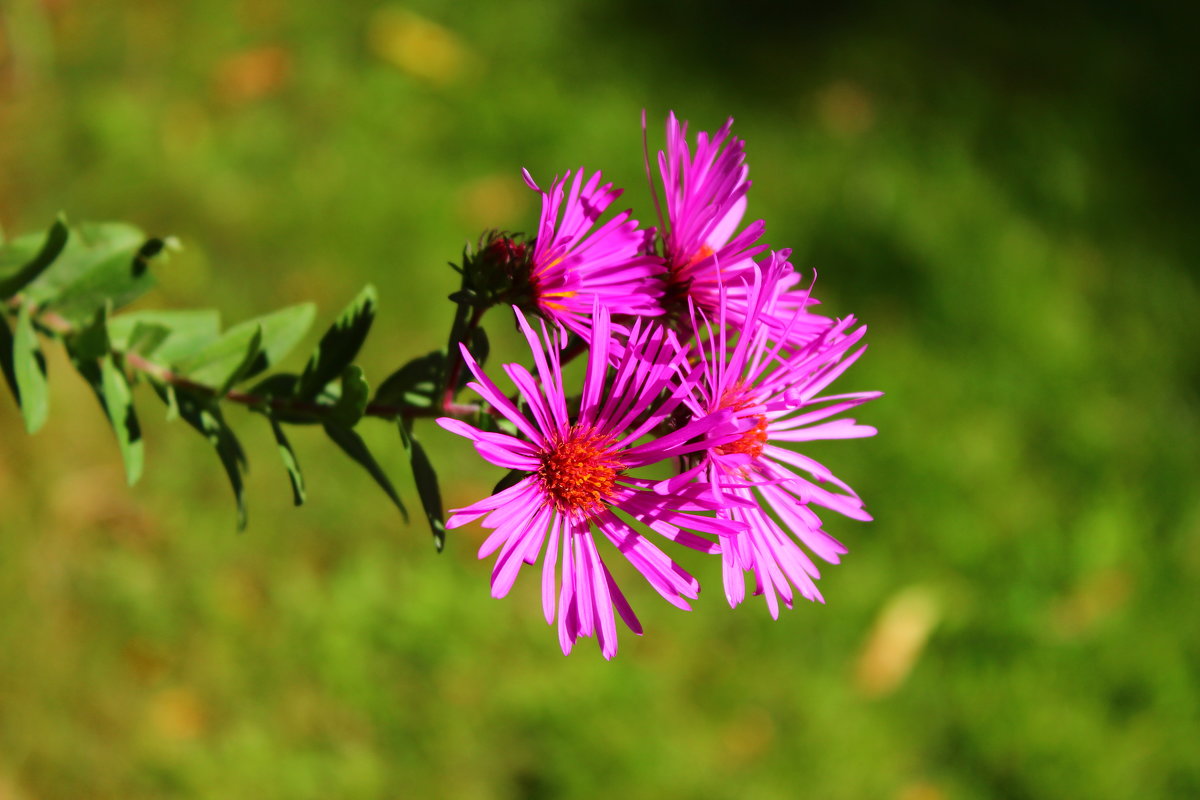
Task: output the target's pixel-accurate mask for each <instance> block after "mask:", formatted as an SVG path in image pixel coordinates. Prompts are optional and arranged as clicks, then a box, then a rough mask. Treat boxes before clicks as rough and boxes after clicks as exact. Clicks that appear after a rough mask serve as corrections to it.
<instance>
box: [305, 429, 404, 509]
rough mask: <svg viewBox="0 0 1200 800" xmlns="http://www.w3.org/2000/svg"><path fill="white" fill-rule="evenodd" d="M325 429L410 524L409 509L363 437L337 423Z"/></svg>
mask: <svg viewBox="0 0 1200 800" xmlns="http://www.w3.org/2000/svg"><path fill="white" fill-rule="evenodd" d="M323 427H324V428H325V433H326V434H328V435H329V438H330V439H332V440H333V443H334V444H336V445H337V446H338V447H340V448H341V449H342V452H343V453H345V454H346V455H348V456H350V458H352V459H353V460H354V461H355V462H356V463H357V464H358V465H359V466H361V467H362V468H363V469H365V470H366V471H367V472H368V473H369V474H370V476H371V477H372V478H374V479H375V482H376V483H377V484H379V487H380V488H381V489H383V491H384V492H385V493H386V494H387V496H388V497H389V498H391V501H392V502H393V503H395V504H396V508H398V509H400V513H401V515H403V517H404V521H405V522H408V509H407V508H405V507H404V503H403V502H401V500H400V495H399V494H397V493H396V488H395V487H394V486H392V482H391V480H389V479H388V476H387V474H386V473H385V472H384V471H383V468H382V467H380V466H379V462H377V461H376V460H375V457H374V456H373V455H371V451H370V450H368V449H367V443H366V442H364V441H363V440H362V437H361V436H359V435H358V434H357V433H355V432H354V431H353V430H351V429H349V428H343V427H341V426H340V425H337V424H336V423H326V424H325V425H324V426H323Z"/></svg>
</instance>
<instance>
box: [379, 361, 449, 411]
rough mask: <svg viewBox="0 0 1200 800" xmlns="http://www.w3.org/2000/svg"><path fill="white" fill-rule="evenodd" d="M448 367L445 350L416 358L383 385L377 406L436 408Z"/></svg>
mask: <svg viewBox="0 0 1200 800" xmlns="http://www.w3.org/2000/svg"><path fill="white" fill-rule="evenodd" d="M445 363H446V353H445V351H443V350H434V351H433V352H432V353H426V354H425V355H423V356H418V357H417V358H414V359H413V360H412V361H409V362H408V363H407V364H405V365H404V366H402V367H401V368H400V369H398V370H396V371H395V372H393V373H392V374H391V375H389V376H388V377H387V378H386V379H385V380H384V381H383V383H381V384H379V389H377V390H376V392H375V400H374V402H376V403H379V404H380V405H385V406H400V405H406V406H416V407H419V408H431V407H433V406H434V405H435V403H436V402H437V399H438V398H437V397H436V395H437V392H438V387H439V385H440V381H441V378H442V370H443V369H445Z"/></svg>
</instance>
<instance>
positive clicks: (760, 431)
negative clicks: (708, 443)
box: [713, 383, 767, 458]
mask: <svg viewBox="0 0 1200 800" xmlns="http://www.w3.org/2000/svg"><path fill="white" fill-rule="evenodd" d="M752 405H753V402H751V398H750V397H749V396H748V392H747V391H746V387H744V386H742V384H740V383H737V384H734V385H733V386H730V387H729V388H728V389H726V390H725V393H724V394H722V395H721V402H720V404H719V406H718V407H719V408H721V409H726V408H732V409H733V410H734V411H741V410H742V409H744V408H749V407H750V406H752ZM741 419H746V420H750V419H752V420H754V425H752V426H751V427H750V428H748V429H747V430H746V431H745V432H744V433H742V436H741V438H740V439H735V440H734V441H732V442H730V443H729V444H723V445H721V446H719V447H714V448H713V450H714V451H716V453H717V454H718V455H723V456H726V455H730V454H732V453H745V454H746V455H748V456H750V457H751V458H758V457H759V456H760V455H762V451H763V445H765V444H766V443H767V418H766V417H765V416H763V415H762V414H755V415H754V416H753V417H749V416H747V417H741Z"/></svg>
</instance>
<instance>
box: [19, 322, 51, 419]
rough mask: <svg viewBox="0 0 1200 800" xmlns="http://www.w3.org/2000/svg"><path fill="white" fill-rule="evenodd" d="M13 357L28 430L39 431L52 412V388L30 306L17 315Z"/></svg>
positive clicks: (22, 412) (22, 413)
mask: <svg viewBox="0 0 1200 800" xmlns="http://www.w3.org/2000/svg"><path fill="white" fill-rule="evenodd" d="M12 358H13V373H14V377H15V378H16V383H17V390H18V392H19V396H20V403H21V415H22V416H23V417H24V418H25V430H27V431H29V432H30V433H37V432H38V431H39V430H41V427H42V426H43V425H44V424H46V416H47V415H48V414H49V411H50V387H49V384H48V383H47V381H46V359H45V358H44V357H43V356H42V351H41V348H40V347H39V346H38V338H37V333H36V332H35V331H34V329H33V319H32V318H31V317H30V315H29V307H28V306H21V311H20V313H19V314H18V316H17V330H16V333H15V334H14V335H13V350H12Z"/></svg>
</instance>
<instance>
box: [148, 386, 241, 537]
mask: <svg viewBox="0 0 1200 800" xmlns="http://www.w3.org/2000/svg"><path fill="white" fill-rule="evenodd" d="M155 388H156V389H157V390H158V391H159V392H160V396H161V394H162V390H161V388H160V387H158V386H156V387H155ZM175 398H176V402H177V404H178V407H179V416H180V417H182V418H183V420H184V421H185V422H187V423H188V424H189V425H191V426H192V427H193V428H195V429H196V430H197V431H199V432H200V434H201V435H202V436H203V437H204V438H205V439H207V440H208V443H209V444H211V445H212V446H213V448H214V449H215V450H216V451H217V457H218V458H220V459H221V466H222V467H224V468H225V475H226V476H227V477H228V478H229V485H230V486H231V487H232V488H233V495H234V498H235V499H236V501H237V519H238V530H242V529H244V528H245V527H246V487H245V483H244V481H243V480H242V474H243V473H244V472H245V471H246V469H247V464H246V453H245V451H243V450H242V446H241V444H240V443H239V442H238V440H237V437H236V436H235V435H234V433H233V430H232V429H230V427H229V426H228V425H227V424H226V423H225V418H224V417H223V416H222V415H221V409H220V407H219V406H218V405H217V403H216V402H215V401H214V400H213V399H212V398H210V397H206V396H204V395H202V394H199V393H197V392H192V391H187V390H185V389H178V388H177V389H176V391H175ZM165 399H166V398H164V401H165Z"/></svg>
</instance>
